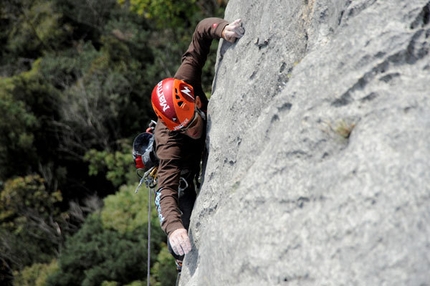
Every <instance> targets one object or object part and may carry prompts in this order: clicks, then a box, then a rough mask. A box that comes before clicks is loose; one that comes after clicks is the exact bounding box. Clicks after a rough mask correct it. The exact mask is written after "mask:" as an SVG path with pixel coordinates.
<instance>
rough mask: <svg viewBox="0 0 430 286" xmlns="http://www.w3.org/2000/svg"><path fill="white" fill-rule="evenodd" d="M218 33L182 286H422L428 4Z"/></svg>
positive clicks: (399, 1) (254, 4)
mask: <svg viewBox="0 0 430 286" xmlns="http://www.w3.org/2000/svg"><path fill="white" fill-rule="evenodd" d="M225 18H226V19H227V20H230V21H233V20H235V19H237V18H241V19H242V20H243V23H244V27H245V29H246V34H245V36H244V37H243V38H242V39H240V40H239V41H238V42H237V43H235V44H229V43H227V42H223V41H221V42H220V45H219V49H218V55H217V57H218V60H217V66H216V72H217V74H216V78H215V79H214V84H213V88H214V90H213V95H212V97H211V101H210V104H209V122H208V126H209V134H208V141H209V142H208V146H209V152H210V153H209V158H208V165H207V168H206V172H205V176H204V179H205V181H204V184H203V188H202V190H201V192H200V194H199V197H198V200H197V204H196V206H195V209H194V213H193V216H192V225H191V230H190V233H191V238H192V241H193V244H194V245H193V246H194V249H193V251H192V252H191V253H190V254H188V255H187V256H186V258H185V261H184V268H183V271H182V279H181V285H196V286H197V285H198V286H201V285H216V286H218V285H221V286H223V285H430V99H429V95H430V54H429V49H430V1H429V0H408V1H404V0H390V1H382V0H381V1H377V0H354V1H352V0H289V1H286V0H272V1H263V0H246V1H245V0H230V1H229V3H228V7H227V11H226V15H225Z"/></svg>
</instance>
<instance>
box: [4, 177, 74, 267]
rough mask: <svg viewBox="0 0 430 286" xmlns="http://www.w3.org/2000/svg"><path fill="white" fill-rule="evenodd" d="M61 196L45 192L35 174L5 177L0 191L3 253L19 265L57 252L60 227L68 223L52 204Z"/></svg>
mask: <svg viewBox="0 0 430 286" xmlns="http://www.w3.org/2000/svg"><path fill="white" fill-rule="evenodd" d="M61 200H62V197H61V193H60V192H59V191H57V192H53V193H49V192H47V191H46V188H45V184H44V181H43V179H41V178H40V177H38V176H37V175H33V176H27V177H24V178H23V177H17V178H15V179H11V180H8V181H7V182H6V184H5V186H4V190H3V191H2V192H1V194H0V225H1V227H2V229H3V230H4V231H5V232H4V233H2V239H1V244H0V250H1V253H2V255H3V257H6V258H8V259H10V260H15V263H16V264H17V265H19V266H21V267H23V266H24V265H30V264H32V263H35V262H47V261H49V260H50V257H51V256H52V255H55V254H57V253H58V251H59V249H60V246H61V243H62V236H61V231H62V229H63V228H64V229H67V227H68V226H67V222H66V221H65V220H64V218H63V216H62V214H61V213H60V212H59V211H58V209H56V208H55V205H56V204H57V203H58V202H61ZM7 231H9V232H7Z"/></svg>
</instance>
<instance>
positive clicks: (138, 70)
mask: <svg viewBox="0 0 430 286" xmlns="http://www.w3.org/2000/svg"><path fill="white" fill-rule="evenodd" d="M227 2H228V1H219V0H206V1H205V0H181V1H179V0H49V1H47V0H2V1H1V3H0V23H1V30H0V40H1V41H0V53H1V55H0V114H1V121H0V285H20V286H25V285H104V286H108V285H109V286H110V285H112V286H113V285H135V286H137V285H146V284H147V281H146V278H147V226H148V215H147V212H148V190H146V189H145V188H142V189H141V190H140V191H139V193H137V194H135V192H134V190H135V188H136V186H137V183H138V180H139V178H138V177H137V175H136V172H135V168H134V162H133V158H132V154H131V150H132V149H131V145H132V141H133V138H134V137H135V136H136V135H137V134H139V133H140V132H143V131H144V130H145V129H146V127H147V125H148V123H149V122H150V120H151V119H155V116H154V115H153V113H152V110H151V106H150V93H151V91H152V88H153V87H154V86H155V84H156V83H157V82H158V81H159V80H161V79H162V78H164V77H169V76H173V75H174V73H175V71H176V69H177V67H178V66H179V64H180V60H181V56H182V54H183V52H185V50H186V48H187V47H188V44H189V42H190V40H191V35H192V32H193V31H194V28H195V26H196V25H197V23H198V22H199V21H200V20H201V19H203V18H205V17H211V16H218V17H223V16H224V9H225V6H226V5H227ZM216 48H217V44H216V43H214V44H213V45H212V53H211V55H210V57H209V59H208V62H207V64H206V66H205V71H204V85H205V89H206V91H207V93H210V88H211V82H212V78H213V73H214V64H215V56H216ZM151 203H153V202H151ZM152 209H154V208H152ZM151 225H152V231H151V238H152V239H151V247H152V248H151V285H174V283H175V279H176V268H175V266H174V262H173V259H172V257H171V255H170V254H169V253H168V251H167V250H166V245H165V242H166V237H165V235H164V233H162V231H161V229H160V226H159V223H158V219H157V217H156V213H155V211H153V214H152V219H151Z"/></svg>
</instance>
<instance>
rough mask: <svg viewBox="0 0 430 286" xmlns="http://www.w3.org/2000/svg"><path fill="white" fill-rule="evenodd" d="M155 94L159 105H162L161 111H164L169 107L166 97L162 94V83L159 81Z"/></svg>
mask: <svg viewBox="0 0 430 286" xmlns="http://www.w3.org/2000/svg"><path fill="white" fill-rule="evenodd" d="M157 95H158V100H159V102H160V105H161V106H162V107H163V112H166V110H167V109H169V108H170V106H169V105H168V104H167V101H166V97H165V96H164V92H163V83H162V82H161V81H160V82H159V83H158V88H157Z"/></svg>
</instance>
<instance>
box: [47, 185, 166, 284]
mask: <svg viewBox="0 0 430 286" xmlns="http://www.w3.org/2000/svg"><path fill="white" fill-rule="evenodd" d="M145 195H146V193H144V192H141V193H138V194H135V193H134V192H133V190H132V188H130V187H129V188H123V189H122V190H121V191H120V192H119V193H118V194H116V195H114V196H109V197H107V198H106V199H105V208H103V210H102V211H101V213H94V214H92V215H91V216H90V217H88V219H87V220H86V222H85V223H84V225H83V226H82V228H81V229H80V230H79V232H78V233H77V234H76V235H74V236H73V237H71V238H69V239H68V240H67V243H66V246H65V249H64V250H63V252H62V254H61V256H60V258H59V265H60V271H59V272H57V273H55V274H54V275H52V277H49V279H48V282H49V283H48V285H101V283H102V282H103V281H111V282H112V281H116V282H118V283H120V284H126V283H131V282H133V281H137V280H143V279H145V277H146V269H147V264H146V263H147V234H148V232H147V229H148V226H147V224H148V222H147V219H146V218H147V215H145V214H143V211H144V209H145V208H144V207H142V206H143V205H144V204H147V203H148V200H147V199H145V197H146V196H145ZM112 212H113V213H112ZM152 218H153V219H152V224H153V225H152V229H151V238H152V243H151V260H152V261H155V259H156V255H157V253H158V252H159V251H160V241H165V235H164V233H162V231H161V229H160V227H159V225H158V221H157V220H156V213H153V215H152Z"/></svg>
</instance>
